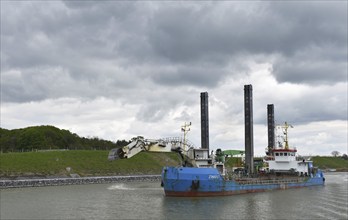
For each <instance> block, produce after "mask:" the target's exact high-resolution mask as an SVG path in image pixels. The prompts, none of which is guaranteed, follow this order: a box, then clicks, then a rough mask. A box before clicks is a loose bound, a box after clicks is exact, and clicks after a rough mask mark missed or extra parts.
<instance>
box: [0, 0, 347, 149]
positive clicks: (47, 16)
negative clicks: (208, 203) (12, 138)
mask: <svg viewBox="0 0 348 220" xmlns="http://www.w3.org/2000/svg"><path fill="white" fill-rule="evenodd" d="M347 11H348V5H347V1H247V2H245V1H217V2H210V1H165V2H162V1H98V2H97V1H47V2H46V1H6V0H5V1H1V35H0V36H1V127H2V128H6V129H16V128H24V127H28V126H37V125H53V126H56V127H58V128H61V129H68V130H70V131H71V132H73V133H76V134H78V135H79V136H83V137H98V138H102V139H106V140H111V141H117V140H122V139H125V140H129V139H131V138H132V137H135V136H144V137H145V138H150V139H157V138H166V137H181V136H182V132H181V126H182V125H183V124H184V123H185V122H192V126H191V131H190V132H189V133H188V139H189V140H190V141H191V142H192V143H193V144H194V145H195V146H196V147H198V148H199V147H200V144H201V143H200V142H201V141H200V93H201V92H208V94H209V120H210V121H209V130H210V148H211V149H217V148H222V149H241V150H243V149H244V101H243V96H244V91H243V90H244V85H246V84H252V86H253V111H254V154H255V155H257V156H259V155H261V156H262V155H264V153H265V148H266V147H267V121H266V120H267V104H274V106H275V119H276V123H277V124H283V123H284V122H285V121H287V122H288V123H290V124H291V125H293V127H294V128H292V129H290V130H289V143H290V146H293V147H296V148H297V150H298V153H299V154H300V155H330V154H331V152H332V151H338V152H340V153H341V154H343V153H346V154H347V145H348V144H347V140H348V137H347V133H348V119H347V114H348V110H347V105H348V104H347V100H348V98H347V93H348V91H347V87H348V85H347V77H348V73H347V68H348V67H347V59H348V55H347V53H348V52H347V50H348V49H347V41H348V37H347V26H348V25H347V20H348V15H347Z"/></svg>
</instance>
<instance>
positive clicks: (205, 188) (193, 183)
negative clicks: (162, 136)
mask: <svg viewBox="0 0 348 220" xmlns="http://www.w3.org/2000/svg"><path fill="white" fill-rule="evenodd" d="M244 91H245V97H244V98H245V100H244V105H245V107H244V111H245V165H244V168H243V169H239V170H237V171H231V170H229V171H228V170H227V169H226V168H225V164H224V158H225V156H226V153H224V151H221V150H220V149H218V150H217V151H216V153H215V155H214V154H209V146H207V145H208V144H209V135H208V134H209V133H208V129H209V127H208V122H207V121H208V111H207V108H208V104H207V94H206V93H204V94H201V117H202V119H201V121H202V123H201V126H202V145H203V146H202V148H201V149H190V150H187V151H185V150H183V152H186V155H188V157H187V158H193V159H191V160H190V161H191V163H189V164H191V165H192V166H194V167H187V166H180V167H164V168H163V170H162V174H161V178H162V186H163V188H164V192H165V195H166V196H182V197H185V196H190V197H196V196H225V195H234V194H241V193H251V192H262V191H268V190H274V189H288V188H299V187H306V186H316V185H323V184H324V182H325V178H324V176H323V173H322V172H321V170H319V169H316V168H315V167H314V166H313V162H312V161H310V160H306V159H304V158H299V157H297V155H296V153H297V149H295V148H290V147H289V143H288V128H289V127H291V125H289V124H287V123H285V125H284V126H282V129H283V132H284V135H285V137H284V144H283V143H280V144H279V145H278V147H276V146H275V135H274V128H275V126H274V108H273V105H268V114H267V119H268V120H267V121H268V148H267V151H266V156H265V158H264V159H263V162H264V164H266V166H264V167H263V168H260V167H258V166H255V165H254V158H253V119H252V88H251V85H246V86H245V87H244ZM202 96H204V98H202ZM184 134H185V133H184ZM184 139H185V138H184ZM189 152H191V153H189ZM189 155H190V156H189ZM184 164H187V162H185V163H184Z"/></svg>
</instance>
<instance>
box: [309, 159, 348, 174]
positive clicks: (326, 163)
mask: <svg viewBox="0 0 348 220" xmlns="http://www.w3.org/2000/svg"><path fill="white" fill-rule="evenodd" d="M312 160H313V164H314V166H316V167H319V168H320V169H337V171H348V160H345V159H343V158H342V157H313V158H312Z"/></svg>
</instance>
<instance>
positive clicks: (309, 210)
mask: <svg viewBox="0 0 348 220" xmlns="http://www.w3.org/2000/svg"><path fill="white" fill-rule="evenodd" d="M347 182H348V174H347V173H328V174H326V184H325V186H317V187H310V188H301V189H289V190H278V191H270V192H264V193H253V194H244V195H234V196H228V197H207V198H174V197H165V196H164V193H163V189H162V188H161V187H160V183H159V182H143V183H135V182H133V183H117V184H100V185H81V186H76V185H74V186H59V187H42V188H22V189H6V190H1V191H0V192H1V197H0V201H1V203H0V205H1V219H67V218H70V219H76V218H78V219H81V218H85V219H163V218H168V219H181V218H184V219H193V218H195V219H347V218H348V213H347V212H348V208H347V206H348V199H347V197H348V185H347Z"/></svg>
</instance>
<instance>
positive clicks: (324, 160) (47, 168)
mask: <svg viewBox="0 0 348 220" xmlns="http://www.w3.org/2000/svg"><path fill="white" fill-rule="evenodd" d="M107 156H108V151H88V150H71V151H48V152H25V153H2V154H0V177H16V176H62V177H64V176H69V174H70V173H76V174H78V175H80V176H107V175H137V174H160V173H161V170H162V167H163V166H177V165H179V164H180V160H179V158H178V155H177V154H176V153H150V152H141V153H139V154H137V155H135V156H134V157H132V158H130V159H123V160H115V161H108V159H107ZM312 160H313V162H314V165H315V166H316V167H319V168H320V169H337V171H348V160H344V159H343V158H341V157H313V158H312ZM226 165H227V167H232V166H241V159H240V158H231V159H229V160H228V161H227V164H226ZM67 167H70V168H71V171H70V172H68V171H67V169H66V168H67Z"/></svg>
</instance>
